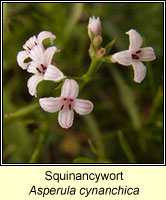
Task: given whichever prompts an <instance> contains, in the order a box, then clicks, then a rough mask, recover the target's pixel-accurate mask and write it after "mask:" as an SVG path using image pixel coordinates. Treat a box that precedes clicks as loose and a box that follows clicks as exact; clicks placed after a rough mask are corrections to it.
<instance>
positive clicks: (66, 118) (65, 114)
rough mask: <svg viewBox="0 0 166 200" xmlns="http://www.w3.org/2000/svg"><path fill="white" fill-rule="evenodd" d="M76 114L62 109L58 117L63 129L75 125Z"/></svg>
mask: <svg viewBox="0 0 166 200" xmlns="http://www.w3.org/2000/svg"><path fill="white" fill-rule="evenodd" d="M73 119H74V112H73V110H72V109H71V110H70V109H62V110H60V112H59V115H58V122H59V124H60V126H61V127H62V128H70V127H71V126H72V124H73Z"/></svg>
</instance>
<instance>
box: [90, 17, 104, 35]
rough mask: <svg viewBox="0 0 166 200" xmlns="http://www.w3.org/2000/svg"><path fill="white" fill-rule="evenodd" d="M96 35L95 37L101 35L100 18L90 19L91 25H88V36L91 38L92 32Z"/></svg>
mask: <svg viewBox="0 0 166 200" xmlns="http://www.w3.org/2000/svg"><path fill="white" fill-rule="evenodd" d="M90 30H91V31H92V32H93V33H94V35H95V36H97V35H101V21H100V18H99V17H97V18H95V17H94V16H92V17H90V18H89V24H88V34H89V37H91V32H90Z"/></svg>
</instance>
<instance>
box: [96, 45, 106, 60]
mask: <svg viewBox="0 0 166 200" xmlns="http://www.w3.org/2000/svg"><path fill="white" fill-rule="evenodd" d="M105 53H106V50H105V49H104V48H101V49H100V50H98V52H97V54H96V57H97V58H99V59H100V58H102V57H103V56H104V55H105Z"/></svg>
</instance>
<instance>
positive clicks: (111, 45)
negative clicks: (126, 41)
mask: <svg viewBox="0 0 166 200" xmlns="http://www.w3.org/2000/svg"><path fill="white" fill-rule="evenodd" d="M115 41H116V38H114V39H113V40H112V41H111V42H109V43H108V44H107V45H106V46H105V47H104V48H105V50H106V55H108V54H109V52H110V51H111V49H112V47H113V45H114V44H115Z"/></svg>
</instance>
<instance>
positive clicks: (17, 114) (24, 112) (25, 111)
mask: <svg viewBox="0 0 166 200" xmlns="http://www.w3.org/2000/svg"><path fill="white" fill-rule="evenodd" d="M37 108H39V103H35V104H32V105H28V106H26V107H24V108H22V109H20V110H18V111H16V112H15V113H10V114H5V118H6V119H13V118H18V117H22V116H24V115H27V114H29V113H31V112H32V111H34V110H36V109H37Z"/></svg>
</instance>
